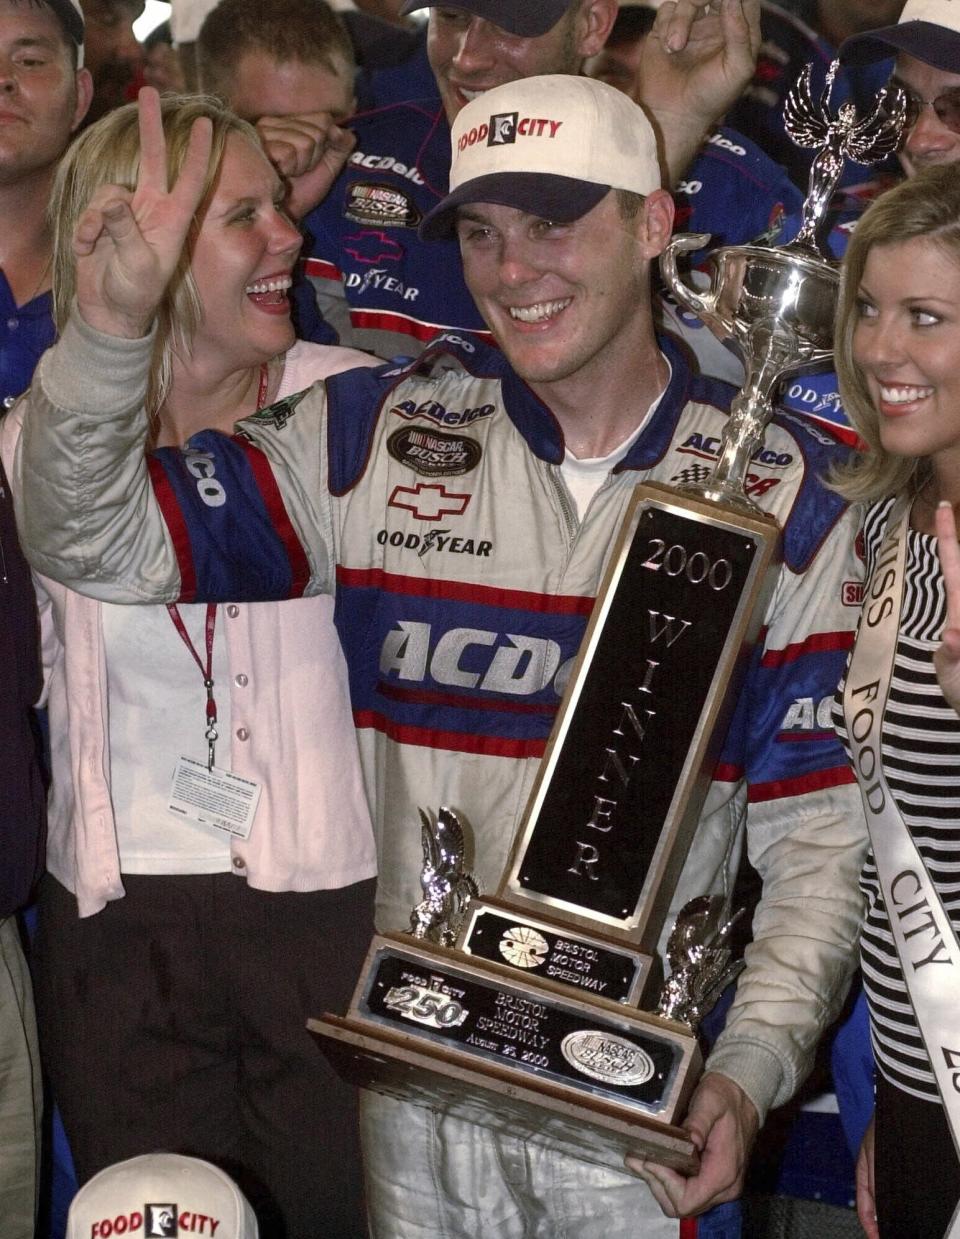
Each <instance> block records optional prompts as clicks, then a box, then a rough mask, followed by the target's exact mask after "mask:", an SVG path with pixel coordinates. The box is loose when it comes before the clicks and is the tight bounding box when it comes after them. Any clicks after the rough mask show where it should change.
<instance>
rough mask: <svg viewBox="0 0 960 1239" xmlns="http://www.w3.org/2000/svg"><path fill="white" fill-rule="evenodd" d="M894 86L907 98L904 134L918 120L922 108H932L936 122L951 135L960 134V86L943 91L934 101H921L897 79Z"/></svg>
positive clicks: (914, 92)
mask: <svg viewBox="0 0 960 1239" xmlns="http://www.w3.org/2000/svg"><path fill="white" fill-rule="evenodd" d="M893 81H894V85H896V86H899V87H900V89H901V90H902V91H903V93H904V94H905V95H906V97H907V111H906V120H905V122H904V126H903V132H904V134H907V133H909V131H910V130H911V129H912V128H913V127H914V125H915V124H916V123H917V121H918V120H919V119H920V114H921V113H922V112H923V109H924V108H933V110H934V112H936V114H937V120H938V121H939V122H940V124H941V125H945V126H946V128H947V129H949V130H950V132H951V133H957V134H960V86H954V87H953V88H952V89H951V90H945V91H944V92H943V94H942V95H937V97H936V98H935V99H922V98H921V97H920V95H918V94H917V93H916V91H913V90H911V89H910V87H909V86H905V85H904V84H903V82H901V81H899V80H898V79H897V78H894V79H893Z"/></svg>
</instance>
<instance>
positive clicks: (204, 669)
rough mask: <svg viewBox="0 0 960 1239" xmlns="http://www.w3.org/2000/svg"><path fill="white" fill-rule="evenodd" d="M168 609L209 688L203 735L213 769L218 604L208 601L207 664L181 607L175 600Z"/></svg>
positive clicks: (215, 725)
mask: <svg viewBox="0 0 960 1239" xmlns="http://www.w3.org/2000/svg"><path fill="white" fill-rule="evenodd" d="M167 610H168V611H169V613H170V618H171V619H172V620H173V626H174V628H176V630H177V632H178V633H179V634H180V639H181V640H182V641H183V644H184V645H185V646H186V647H187V649H188V650H189V651H190V656H191V657H192V659H193V661H194V662H195V663H196V664H197V666H198V667H199V668H200V674H201V675H202V676H203V687H204V688H205V689H206V690H207V711H206V716H207V729H206V731H205V732H204V733H203V735H204V739H205V740H206V742H207V769H208V770H212V769H213V764H214V756H215V752H216V746H217V739H218V732H217V703H216V700H215V699H214V696H213V634H214V631H215V629H216V627H217V604H216V603H215V602H208V603H207V622H206V624H205V625H204V635H205V638H206V647H207V661H206V664H204V663H203V661H202V660H201V658H200V655H199V654H198V653H197V650H196V647H195V646H194V644H193V642H192V641H191V640H190V634H189V633H188V632H187V626H186V624H184V622H183V617H182V616H181V615H180V609H179V607H178V606H177V604H176V603H175V602H168V603H167Z"/></svg>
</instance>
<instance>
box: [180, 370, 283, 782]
mask: <svg viewBox="0 0 960 1239" xmlns="http://www.w3.org/2000/svg"><path fill="white" fill-rule="evenodd" d="M268 376H269V370H268V368H267V363H266V362H264V363H263V365H262V366H261V367H260V384H259V387H258V389H257V412H259V411H260V409H262V408H263V402H264V400H266V398H267V382H268ZM167 611H168V612H169V614H170V618H171V619H172V620H173V626H174V628H176V630H177V632H178V633H179V634H180V639H181V640H182V641H183V644H184V645H185V646H186V647H187V649H188V650H189V651H190V657H191V658H192V659H193V661H194V662H195V663H196V664H197V666H198V667H199V668H200V674H201V675H202V676H203V687H204V688H205V689H206V690H207V706H206V720H207V727H206V730H205V731H204V733H203V737H204V739H205V740H206V742H207V769H208V770H212V769H213V766H214V757H215V756H216V747H217V740H218V739H219V733H218V731H217V702H216V699H215V698H214V695H213V634H214V632H215V631H216V627H217V604H216V603H215V602H208V603H207V619H206V623H205V624H204V639H205V644H206V653H207V661H206V663H204V662H203V660H202V659H201V658H200V655H199V654H198V653H197V650H196V646H195V645H194V644H193V642H192V641H191V640H190V634H189V633H188V632H187V626H186V624H184V622H183V617H182V616H181V614H180V609H179V607H178V606H177V604H176V603H175V602H168V603H167Z"/></svg>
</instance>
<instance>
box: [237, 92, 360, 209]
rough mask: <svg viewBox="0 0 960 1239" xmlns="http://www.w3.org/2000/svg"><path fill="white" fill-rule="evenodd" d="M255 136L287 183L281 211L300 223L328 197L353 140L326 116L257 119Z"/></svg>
mask: <svg viewBox="0 0 960 1239" xmlns="http://www.w3.org/2000/svg"><path fill="white" fill-rule="evenodd" d="M257 132H258V133H259V134H260V141H261V142H262V143H263V149H264V150H265V151H266V153H267V158H268V159H269V160H270V162H271V163H272V164H273V166H274V167H275V168H276V169H277V171H278V172H279V173H280V175H281V176H282V177H283V178H284V180H285V181H286V183H287V196H286V198H285V199H284V204H283V205H284V207H285V208H286V211H287V214H288V215H289V216H290V217H291V219H302V218H303V217H304V215H306V214H307V212H308V211H312V210H313V208H314V207H315V206H316V205H317V203H318V202H321V201H322V200H323V199H324V198H325V197H326V196H327V194H328V193H329V191H330V186H331V185H332V184H333V182H334V181H335V180H336V179H337V177H338V175H339V174H340V170H341V168H342V167H343V165H344V164H345V163H346V162H347V157H348V156H349V154H350V152H351V151H352V150H353V148H354V146H355V145H356V142H357V139H356V137H355V136H354V134H353V133H352V132H351V131H350V130H349V129H341V128H340V126H339V125H337V124H335V123H334V120H333V117H332V116H331V115H330V113H329V112H304V113H301V114H299V115H296V116H261V118H260V119H259V120H258V121H257Z"/></svg>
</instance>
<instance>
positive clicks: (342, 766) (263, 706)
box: [0, 341, 378, 916]
mask: <svg viewBox="0 0 960 1239" xmlns="http://www.w3.org/2000/svg"><path fill="white" fill-rule="evenodd" d="M376 364H378V363H377V361H376V360H375V359H373V358H371V357H369V356H368V355H367V354H364V353H358V352H355V351H354V350H352V349H341V348H325V347H322V346H320V345H314V344H306V343H303V342H301V341H298V342H297V343H296V344H295V345H294V347H293V348H292V349H291V350H290V352H289V353H288V354H287V356H286V361H285V367H284V373H283V379H282V382H281V386H280V391H279V393H278V395H279V396H286V395H290V394H291V393H293V392H296V391H300V390H301V389H302V388H304V387H308V386H309V385H310V384H311V383H313V382H314V381H316V380H317V379H320V378H324V377H326V376H327V375H330V374H336V373H338V372H339V371H341V370H347V369H350V368H352V367H355V366H358V365H376ZM19 413H20V411H19V410H14V411H13V412H12V413H11V414H10V415H9V416H8V417H7V418H6V419H5V420H4V423H3V425H2V427H0V452H2V454H3V458H4V461H5V463H6V464H7V466H8V473H9V475H10V476H13V470H12V457H13V453H14V451H15V448H16V444H17V441H18V439H19V435H20V420H19ZM36 580H37V587H38V588H37V592H38V597H39V599H40V604H41V627H42V634H43V650H44V667H45V671H46V704H47V707H48V711H49V718H50V744H51V751H52V764H53V786H52V790H51V796H50V806H49V836H48V843H47V868H48V869H49V871H50V872H51V873H52V874H53V875H54V877H55V878H57V880H58V881H59V882H61V883H62V884H63V885H64V886H65V887H67V889H68V890H70V891H72V892H73V893H74V894H75V895H76V897H77V907H78V911H79V914H80V916H91V915H93V914H94V913H95V912H99V911H100V909H101V908H103V907H104V905H105V904H106V903H107V901H108V900H111V899H120V898H122V896H123V893H124V890H123V881H122V878H121V874H120V862H119V856H118V853H117V842H116V833H115V828H114V820H113V811H112V807H111V799H110V751H109V747H108V743H107V740H108V721H107V692H106V674H105V662H104V646H103V630H102V622H101V607H100V603H99V602H97V601H95V600H94V599H91V598H85V597H83V596H82V595H80V594H77V593H74V592H73V591H72V590H69V589H67V588H66V587H64V586H62V585H58V584H57V583H56V582H55V581H51V580H49V579H48V578H46V577H37V578H36ZM221 614H222V616H223V624H224V631H225V633H226V634H227V652H228V658H229V662H230V666H231V668H237V669H238V670H241V669H242V670H243V671H244V672H245V673H246V674H247V676H248V677H249V678H248V682H247V684H246V685H245V686H244V687H243V688H240V687H238V686H237V685H236V684H235V682H234V675H233V674H231V676H230V681H229V683H230V693H231V700H230V708H231V718H232V720H233V726H232V732H231V752H230V766H231V769H232V770H233V771H234V772H235V773H236V774H239V775H243V776H245V777H247V778H251V779H256V780H258V781H259V782H260V783H261V784H262V786H263V793H262V796H261V800H260V807H259V809H258V810H257V818H256V824H255V827H254V830H253V831H252V833H251V835H250V838H249V839H248V840H246V841H244V840H234V841H233V842H232V844H231V854H232V857H233V865H234V871H235V872H236V873H237V874H238V876H242V877H245V878H246V879H247V881H248V882H249V883H250V885H251V886H254V887H257V888H258V889H260V890H267V891H312V890H325V889H330V888H334V887H340V886H346V885H349V884H350V883H353V882H358V881H361V880H362V879H364V878H369V877H372V876H373V875H374V874H375V873H376V853H375V847H374V840H373V829H372V827H371V824H370V815H369V812H368V809H367V801H366V797H365V794H364V788H363V782H362V777H361V773H360V763H359V759H358V755H357V744H356V738H355V734H354V729H353V719H352V715H351V711H350V701H349V696H348V690H347V672H346V665H345V663H344V659H343V654H342V652H341V649H340V643H339V641H338V639H337V634H336V631H335V630H334V627H333V600H332V598H329V597H322V598H298V599H292V600H290V601H289V602H282V603H254V604H247V603H245V604H241V605H237V606H234V605H226V606H223V607H222V608H221ZM241 721H243V723H244V724H246V725H248V728H249V738H248V739H247V740H246V741H240V740H239V739H238V738H237V734H236V732H237V728H238V727H239V726H240V724H241ZM221 743H222V741H221Z"/></svg>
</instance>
